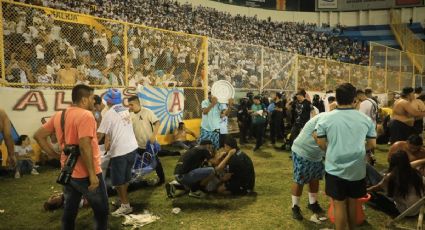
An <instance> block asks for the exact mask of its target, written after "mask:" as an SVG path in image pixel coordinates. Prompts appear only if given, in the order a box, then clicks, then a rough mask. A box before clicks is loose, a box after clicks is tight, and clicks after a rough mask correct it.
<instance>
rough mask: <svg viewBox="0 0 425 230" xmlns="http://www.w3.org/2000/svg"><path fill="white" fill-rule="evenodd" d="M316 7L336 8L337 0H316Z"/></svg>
mask: <svg viewBox="0 0 425 230" xmlns="http://www.w3.org/2000/svg"><path fill="white" fill-rule="evenodd" d="M317 8H318V9H336V8H338V0H317Z"/></svg>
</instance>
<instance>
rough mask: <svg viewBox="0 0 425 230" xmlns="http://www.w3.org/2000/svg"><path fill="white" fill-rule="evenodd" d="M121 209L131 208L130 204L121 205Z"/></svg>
mask: <svg viewBox="0 0 425 230" xmlns="http://www.w3.org/2000/svg"><path fill="white" fill-rule="evenodd" d="M121 207H123V208H130V203H128V204H121Z"/></svg>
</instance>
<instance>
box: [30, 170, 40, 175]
mask: <svg viewBox="0 0 425 230" xmlns="http://www.w3.org/2000/svg"><path fill="white" fill-rule="evenodd" d="M31 174H32V175H38V174H40V173H39V172H37V170H35V169H32V171H31Z"/></svg>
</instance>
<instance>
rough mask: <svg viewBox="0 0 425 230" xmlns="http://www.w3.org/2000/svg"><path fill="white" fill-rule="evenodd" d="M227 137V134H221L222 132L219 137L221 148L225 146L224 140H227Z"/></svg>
mask: <svg viewBox="0 0 425 230" xmlns="http://www.w3.org/2000/svg"><path fill="white" fill-rule="evenodd" d="M226 137H227V134H221V133H220V135H219V138H218V142H219V146H220V148H223V147H224V141H225V140H226Z"/></svg>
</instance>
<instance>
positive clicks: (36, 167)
mask: <svg viewBox="0 0 425 230" xmlns="http://www.w3.org/2000/svg"><path fill="white" fill-rule="evenodd" d="M32 167H33V168H35V169H38V168H40V165H34V166H32Z"/></svg>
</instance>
